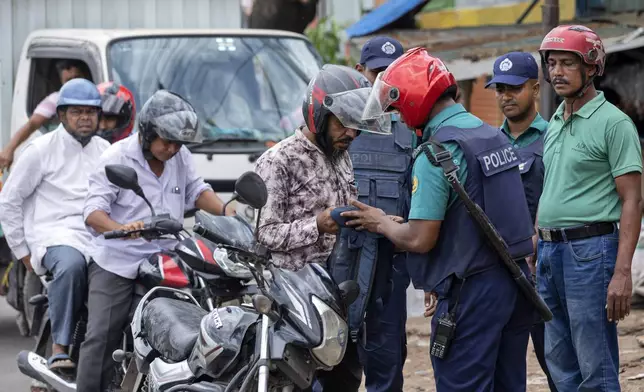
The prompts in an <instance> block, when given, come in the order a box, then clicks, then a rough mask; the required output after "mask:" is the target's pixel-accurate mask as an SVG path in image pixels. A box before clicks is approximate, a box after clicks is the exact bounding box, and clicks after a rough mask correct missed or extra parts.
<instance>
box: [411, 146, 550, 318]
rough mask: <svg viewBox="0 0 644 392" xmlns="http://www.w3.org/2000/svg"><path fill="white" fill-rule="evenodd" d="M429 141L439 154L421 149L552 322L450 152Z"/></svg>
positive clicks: (540, 313) (544, 306)
mask: <svg viewBox="0 0 644 392" xmlns="http://www.w3.org/2000/svg"><path fill="white" fill-rule="evenodd" d="M429 141H430V143H432V145H433V146H435V147H436V150H437V151H438V152H437V153H436V154H435V157H434V156H432V153H431V152H430V151H429V148H427V145H424V146H422V150H423V152H424V153H425V155H427V158H428V159H429V161H430V162H432V164H440V166H441V167H442V168H443V171H444V173H445V176H446V177H447V180H448V181H449V183H450V185H451V186H452V188H453V189H454V191H456V193H457V194H458V196H459V197H460V199H461V201H462V202H463V204H464V205H465V208H466V209H467V212H468V213H469V214H470V215H471V216H472V218H473V219H474V221H475V222H476V223H477V225H478V226H479V228H480V229H481V231H483V234H484V235H485V238H487V240H488V241H487V242H488V244H490V245H492V247H493V248H494V250H495V251H496V253H497V254H498V255H499V256H500V257H501V260H502V261H503V264H505V266H506V267H507V268H508V270H509V271H510V274H511V275H512V278H513V279H514V281H515V282H516V283H517V285H518V286H519V289H520V290H521V291H522V292H523V294H524V295H525V296H526V298H528V300H530V302H532V304H533V305H534V306H535V307H536V308H537V311H538V312H539V315H540V316H541V318H543V320H544V321H550V320H552V312H551V311H550V309H548V306H547V305H546V303H545V302H544V301H543V299H542V298H541V297H540V296H539V294H538V293H537V290H536V289H535V288H534V286H533V285H532V284H531V283H530V281H529V280H528V278H526V276H525V274H524V273H523V271H522V270H521V267H519V265H518V264H517V263H516V262H515V261H514V259H512V256H511V255H510V252H509V251H508V246H507V244H506V243H505V240H503V237H501V235H500V234H499V232H498V231H497V230H496V228H495V227H494V225H493V224H492V222H491V221H490V218H488V216H487V215H486V214H485V212H484V211H483V210H482V209H481V207H480V206H479V205H478V204H476V203H475V202H474V201H473V200H472V199H471V198H470V196H469V195H468V194H467V192H465V189H463V186H462V185H461V183H460V181H459V180H458V173H457V172H458V167H457V166H456V165H454V163H453V162H452V154H451V153H450V152H449V151H447V150H445V148H444V147H443V146H442V144H440V143H438V142H436V141H434V140H432V139H430V140H429Z"/></svg>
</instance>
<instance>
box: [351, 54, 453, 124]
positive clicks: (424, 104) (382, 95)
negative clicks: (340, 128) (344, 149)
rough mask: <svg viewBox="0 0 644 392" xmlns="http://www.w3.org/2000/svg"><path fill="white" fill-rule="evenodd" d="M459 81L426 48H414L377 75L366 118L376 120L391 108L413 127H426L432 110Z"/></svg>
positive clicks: (364, 115) (364, 116) (365, 114)
mask: <svg viewBox="0 0 644 392" xmlns="http://www.w3.org/2000/svg"><path fill="white" fill-rule="evenodd" d="M452 86H456V78H454V75H452V73H451V72H449V71H448V70H447V67H446V66H445V64H444V63H443V62H442V61H441V60H440V59H439V58H437V57H433V56H431V55H430V54H429V53H427V50H426V49H425V48H413V49H410V50H408V51H407V52H406V53H405V54H403V55H402V56H400V57H399V58H398V59H396V61H394V62H393V63H391V65H389V67H387V69H386V70H385V71H383V72H382V73H380V74H379V75H378V78H377V80H376V82H375V84H374V86H373V91H372V93H371V97H370V99H369V102H367V107H366V108H365V112H364V114H363V118H376V117H378V115H380V114H382V113H383V112H384V111H385V110H386V109H387V107H389V106H392V107H393V108H395V109H396V110H398V111H399V112H400V115H401V117H402V119H403V121H404V122H405V124H407V126H409V127H412V128H421V127H423V126H424V125H425V123H426V121H427V117H428V116H429V113H430V112H431V110H432V108H433V107H434V105H435V104H436V101H438V98H440V96H441V95H443V94H444V93H445V91H446V90H447V89H448V88H450V87H452Z"/></svg>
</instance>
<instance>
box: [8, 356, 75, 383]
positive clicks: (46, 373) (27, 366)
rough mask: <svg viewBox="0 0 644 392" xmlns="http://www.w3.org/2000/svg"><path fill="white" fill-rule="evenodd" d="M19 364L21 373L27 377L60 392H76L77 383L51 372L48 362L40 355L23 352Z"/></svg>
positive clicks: (19, 357)
mask: <svg viewBox="0 0 644 392" xmlns="http://www.w3.org/2000/svg"><path fill="white" fill-rule="evenodd" d="M17 362H18V369H20V373H22V374H24V375H25V376H28V377H30V378H32V379H34V380H38V381H40V382H43V383H45V384H47V385H51V386H52V387H53V388H54V389H55V390H57V391H58V392H74V391H76V383H74V382H69V381H65V380H63V379H62V378H61V377H60V376H58V375H57V374H56V373H54V372H52V371H51V370H49V366H47V360H46V359H45V358H43V357H41V356H40V355H38V354H35V353H33V352H30V351H26V350H23V351H21V352H20V354H18V358H17Z"/></svg>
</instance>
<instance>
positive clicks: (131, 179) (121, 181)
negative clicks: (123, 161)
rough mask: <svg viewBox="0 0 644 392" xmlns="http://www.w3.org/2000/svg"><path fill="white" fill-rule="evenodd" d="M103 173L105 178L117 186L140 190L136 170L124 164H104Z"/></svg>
mask: <svg viewBox="0 0 644 392" xmlns="http://www.w3.org/2000/svg"><path fill="white" fill-rule="evenodd" d="M105 175H107V179H108V180H109V181H110V182H111V183H112V184H114V185H116V186H117V187H119V188H123V189H129V190H131V191H134V192H136V191H137V190H140V189H141V187H140V186H139V177H138V176H137V175H136V171H135V170H134V169H132V168H131V167H129V166H125V165H106V166H105Z"/></svg>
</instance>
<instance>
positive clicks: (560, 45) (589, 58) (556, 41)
mask: <svg viewBox="0 0 644 392" xmlns="http://www.w3.org/2000/svg"><path fill="white" fill-rule="evenodd" d="M553 50H554V51H561V52H573V53H577V54H578V55H579V56H581V59H582V60H583V62H584V63H586V64H588V65H596V66H597V73H596V74H595V76H602V75H603V74H604V66H605V63H606V51H605V50H604V44H603V43H602V40H601V38H599V36H598V35H597V34H595V32H594V31H592V30H591V29H589V28H588V27H586V26H581V25H564V26H557V27H555V28H554V29H552V30H550V32H549V33H548V34H547V35H546V36H545V37H544V38H543V41H541V47H540V48H539V54H540V55H541V64H542V67H541V69H542V70H543V75H544V77H545V79H546V81H548V82H550V75H549V74H548V66H547V60H548V57H547V53H548V52H549V51H553Z"/></svg>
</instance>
